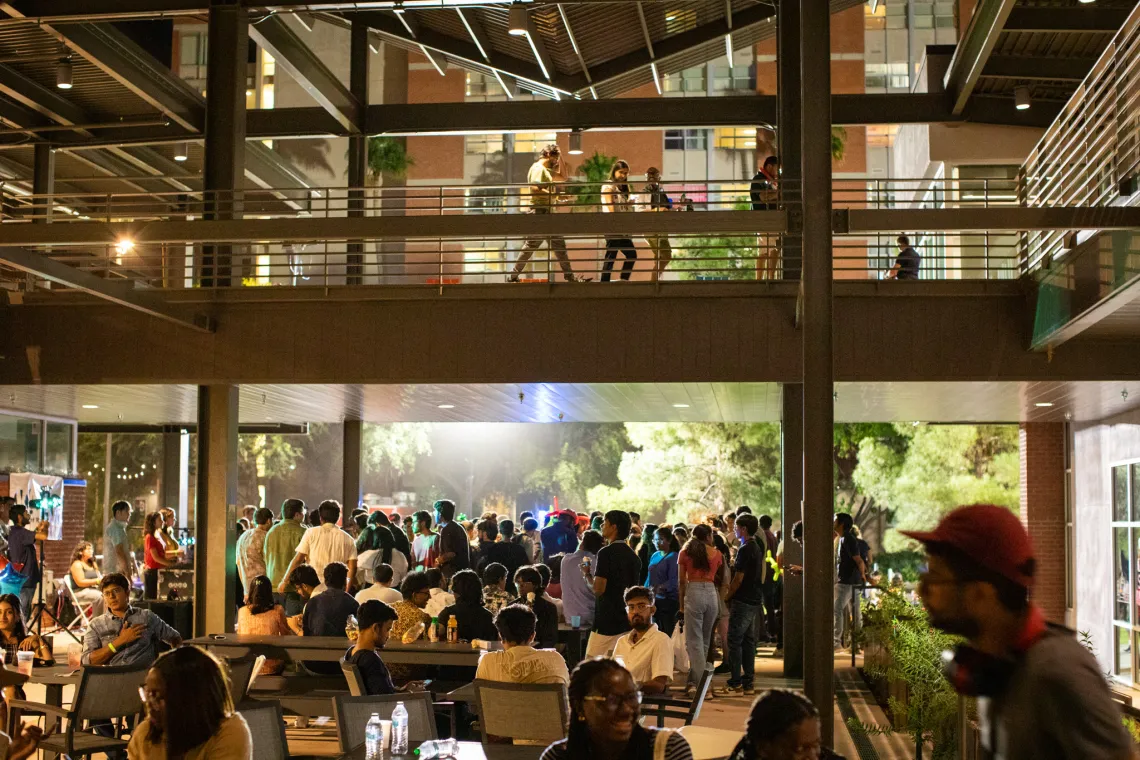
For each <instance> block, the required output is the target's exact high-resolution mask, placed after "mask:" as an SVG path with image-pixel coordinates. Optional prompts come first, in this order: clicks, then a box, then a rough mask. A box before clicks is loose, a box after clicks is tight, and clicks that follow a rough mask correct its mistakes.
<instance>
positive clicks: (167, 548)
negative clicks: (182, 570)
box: [155, 507, 184, 565]
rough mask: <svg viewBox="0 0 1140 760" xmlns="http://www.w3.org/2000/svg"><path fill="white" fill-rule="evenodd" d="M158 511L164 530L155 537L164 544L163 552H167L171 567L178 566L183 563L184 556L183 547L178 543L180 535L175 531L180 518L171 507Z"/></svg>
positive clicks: (161, 508) (160, 508)
mask: <svg viewBox="0 0 1140 760" xmlns="http://www.w3.org/2000/svg"><path fill="white" fill-rule="evenodd" d="M158 511H159V513H160V514H161V515H162V530H160V531H159V532H158V533H157V534H155V537H156V538H157V539H158V540H159V542H160V543H161V544H162V550H163V551H164V552H166V559H167V560H169V562H170V564H171V565H177V564H178V563H179V562H181V561H182V555H183V554H184V551H183V549H182V545H181V544H179V543H178V533H177V532H176V530H175V529H176V528H177V526H178V518H177V517H176V516H175V514H174V510H173V509H171V508H170V507H159V510H158Z"/></svg>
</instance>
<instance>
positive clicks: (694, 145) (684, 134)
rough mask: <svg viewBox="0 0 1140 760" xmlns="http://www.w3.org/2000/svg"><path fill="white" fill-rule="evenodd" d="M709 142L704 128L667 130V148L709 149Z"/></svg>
mask: <svg viewBox="0 0 1140 760" xmlns="http://www.w3.org/2000/svg"><path fill="white" fill-rule="evenodd" d="M753 135H755V133H753ZM708 142H709V141H708V133H707V132H705V130H703V129H667V130H665V150H707V149H708Z"/></svg>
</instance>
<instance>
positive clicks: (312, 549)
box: [277, 499, 356, 594]
mask: <svg viewBox="0 0 1140 760" xmlns="http://www.w3.org/2000/svg"><path fill="white" fill-rule="evenodd" d="M317 512H318V513H319V515H320V520H321V525H320V527H319V528H314V529H312V530H309V531H306V532H305V535H304V536H302V537H301V543H299V544H297V553H296V554H294V555H293V561H292V562H290V563H289V569H288V570H286V571H285V577H286V578H287V577H289V575H291V574H292V572H293V568H294V567H296V566H297V565H300V564H302V563H307V564H309V565H312V567H313V570H315V571H316V572H317V575H318V576H322V577H323V575H324V570H325V566H326V565H328V564H330V563H332V562H340V563H342V564H344V565H346V566H347V567H348V577H349V578H355V577H356V542H355V541H353V540H352V536H350V535H348V533H346V532H344V531H343V530H341V529H340V528H339V527H337V521H338V520H340V502H338V501H335V500H333V499H329V500H327V501H322V502H321V505H320V506H319V507H317ZM277 592H278V593H281V594H283V593H285V581H284V580H282V581H281V583H280V584H279V585H278V587H277Z"/></svg>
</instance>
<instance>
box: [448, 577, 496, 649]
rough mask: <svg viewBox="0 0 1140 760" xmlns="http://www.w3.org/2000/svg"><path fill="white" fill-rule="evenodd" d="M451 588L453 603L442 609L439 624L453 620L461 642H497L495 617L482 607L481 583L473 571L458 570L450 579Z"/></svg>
mask: <svg viewBox="0 0 1140 760" xmlns="http://www.w3.org/2000/svg"><path fill="white" fill-rule="evenodd" d="M451 588H452V590H453V591H454V592H455V603H454V604H452V605H450V606H448V607H445V608H444V609H443V612H441V613H440V615H439V622H440V623H443V624H446V623H447V621H448V620H449V619H450V618H455V620H456V623H457V624H458V625H459V639H460V640H461V641H474V640H475V639H482V640H483V641H498V639H499V631H498V629H497V628H495V616H494V615H492V614H491V613H490V612H489V611H488V610H487V608H486V607H484V606H483V582H482V581H480V580H479V576H478V575H477V574H476V573H475V571H474V570H460V571H459V572H458V573H456V574H455V577H454V578H452V579H451Z"/></svg>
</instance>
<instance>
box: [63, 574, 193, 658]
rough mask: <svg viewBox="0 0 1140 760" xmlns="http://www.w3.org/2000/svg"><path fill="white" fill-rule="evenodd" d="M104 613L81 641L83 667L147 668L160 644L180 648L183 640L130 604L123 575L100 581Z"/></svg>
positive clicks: (146, 613)
mask: <svg viewBox="0 0 1140 760" xmlns="http://www.w3.org/2000/svg"><path fill="white" fill-rule="evenodd" d="M99 590H100V591H101V592H103V605H104V606H105V607H106V609H107V611H106V612H104V613H103V614H102V615H99V616H98V617H95V618H93V619H92V620H91V624H90V625H89V626H88V627H87V634H86V635H85V636H84V637H83V664H84V665H138V664H143V663H145V664H147V665H150V664H151V663H153V662H154V660H155V658H156V657H158V645H159V642H165V643H167V644H169V645H170V646H172V647H174V648H178V647H180V646H182V636H181V634H179V633H178V631H176V630H174V629H173V628H171V627H170V626H169V625H167V624H166V623H165V622H164V621H163V620H162V618H160V617H159V616H158V615H156V614H154V613H153V612H151V611H150V610H140V609H138V608H136V607H132V606H131V604H130V584H129V582H128V581H127V578H126V576H125V575H123V574H121V573H110V574H108V575H104V576H103V580H101V581H99Z"/></svg>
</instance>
